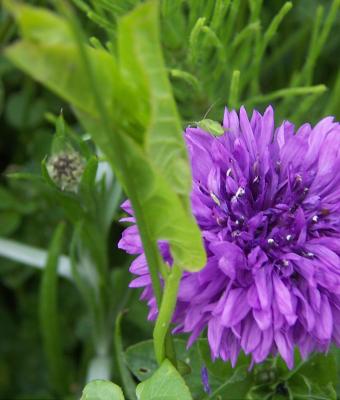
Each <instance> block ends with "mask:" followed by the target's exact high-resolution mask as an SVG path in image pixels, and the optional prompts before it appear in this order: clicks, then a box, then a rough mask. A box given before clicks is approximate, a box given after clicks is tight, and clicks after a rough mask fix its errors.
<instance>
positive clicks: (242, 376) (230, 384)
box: [205, 366, 253, 400]
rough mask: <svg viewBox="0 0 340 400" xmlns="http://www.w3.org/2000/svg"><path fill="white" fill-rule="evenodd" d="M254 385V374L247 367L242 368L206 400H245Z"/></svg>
mask: <svg viewBox="0 0 340 400" xmlns="http://www.w3.org/2000/svg"><path fill="white" fill-rule="evenodd" d="M252 385H253V377H252V374H251V373H250V372H249V371H248V370H247V367H246V366H241V367H239V368H238V369H236V370H235V373H234V374H233V376H232V377H231V378H230V379H229V380H227V381H226V382H225V383H223V384H222V385H221V386H220V387H219V388H217V389H216V390H214V391H213V393H212V394H211V395H210V396H207V397H205V399H208V398H209V399H214V400H219V399H224V400H229V399H230V400H235V399H245V398H246V396H247V394H248V392H249V391H250V389H251V387H252Z"/></svg>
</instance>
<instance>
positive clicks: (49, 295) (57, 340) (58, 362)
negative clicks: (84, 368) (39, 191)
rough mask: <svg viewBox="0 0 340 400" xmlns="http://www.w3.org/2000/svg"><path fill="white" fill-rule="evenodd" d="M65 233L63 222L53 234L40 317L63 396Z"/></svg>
mask: <svg viewBox="0 0 340 400" xmlns="http://www.w3.org/2000/svg"><path fill="white" fill-rule="evenodd" d="M64 231H65V226H64V224H63V223H61V224H60V225H58V227H57V229H56V231H55V233H54V236H53V239H52V242H51V245H50V248H49V252H48V258H47V262H46V266H45V269H44V273H43V275H42V280H41V286H40V295H39V316H40V324H41V331H42V337H43V346H44V350H45V354H46V358H47V361H48V368H49V372H50V378H51V381H52V384H53V386H54V387H55V389H56V390H57V391H58V392H59V393H60V394H62V393H65V388H66V385H67V383H66V382H67V375H66V374H65V371H66V368H65V363H64V355H63V349H62V344H61V337H62V334H61V331H60V326H59V310H58V304H57V287H58V275H57V270H58V259H59V255H60V252H61V247H62V240H63V238H64Z"/></svg>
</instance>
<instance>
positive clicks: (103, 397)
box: [81, 380, 124, 400]
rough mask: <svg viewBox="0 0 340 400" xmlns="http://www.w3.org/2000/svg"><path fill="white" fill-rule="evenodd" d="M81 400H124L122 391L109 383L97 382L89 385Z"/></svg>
mask: <svg viewBox="0 0 340 400" xmlns="http://www.w3.org/2000/svg"><path fill="white" fill-rule="evenodd" d="M81 400H124V396H123V392H122V389H121V388H120V387H119V386H118V385H116V384H114V383H112V382H109V381H104V380H95V381H92V382H90V383H88V384H87V385H86V386H85V388H84V390H83V395H82V396H81Z"/></svg>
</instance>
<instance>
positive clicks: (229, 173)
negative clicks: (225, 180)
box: [227, 168, 232, 176]
mask: <svg viewBox="0 0 340 400" xmlns="http://www.w3.org/2000/svg"><path fill="white" fill-rule="evenodd" d="M231 172H232V171H231V168H228V170H227V176H230V175H231Z"/></svg>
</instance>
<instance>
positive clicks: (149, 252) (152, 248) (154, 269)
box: [61, 3, 162, 306]
mask: <svg viewBox="0 0 340 400" xmlns="http://www.w3.org/2000/svg"><path fill="white" fill-rule="evenodd" d="M61 7H62V9H63V10H64V12H65V13H66V15H67V16H68V18H69V21H70V24H71V27H72V29H73V32H74V36H75V39H76V42H77V44H78V48H79V53H80V56H81V58H82V60H83V63H84V67H85V69H86V72H87V75H88V78H89V85H90V88H91V90H92V93H93V96H94V99H95V104H96V105H97V110H98V114H99V117H100V120H101V123H102V126H103V128H104V131H105V133H106V135H107V137H110V139H111V142H112V145H113V147H114V148H115V149H116V152H115V155H116V162H113V160H111V159H110V161H111V163H112V165H113V166H114V165H115V164H116V165H117V164H118V165H120V166H121V169H122V170H123V171H129V167H128V163H127V160H126V158H125V156H124V155H125V151H124V143H123V141H122V140H121V135H120V132H115V133H113V131H114V129H113V126H112V122H111V118H110V115H109V113H108V110H107V108H106V104H105V102H104V100H103V99H102V97H101V96H100V93H99V90H98V85H97V84H96V79H95V77H94V73H93V69H92V65H91V63H90V60H89V58H88V55H87V51H86V48H85V45H84V40H83V34H82V31H81V28H80V26H79V24H78V21H77V20H76V18H75V17H74V15H73V13H72V12H71V10H70V8H68V7H67V6H65V4H64V3H61ZM128 175H129V179H124V182H123V183H124V184H125V185H124V186H125V188H126V190H127V194H128V196H129V198H130V201H131V204H132V208H133V210H134V212H135V217H136V221H137V225H138V229H139V234H140V236H141V239H142V244H143V248H144V251H145V256H146V259H147V262H148V266H149V270H150V275H151V280H152V286H153V290H154V295H155V297H156V301H157V304H158V306H159V305H160V301H161V294H162V291H161V284H160V280H159V275H158V271H160V255H159V251H158V247H157V243H156V242H155V241H154V240H152V236H151V235H150V233H149V229H148V224H147V222H146V220H145V217H144V213H143V210H142V207H141V206H140V201H139V198H138V195H137V192H136V190H135V188H136V186H137V182H135V181H134V174H128Z"/></svg>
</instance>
